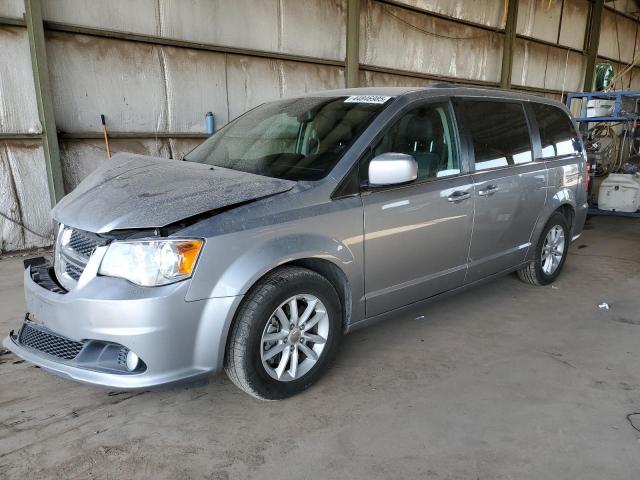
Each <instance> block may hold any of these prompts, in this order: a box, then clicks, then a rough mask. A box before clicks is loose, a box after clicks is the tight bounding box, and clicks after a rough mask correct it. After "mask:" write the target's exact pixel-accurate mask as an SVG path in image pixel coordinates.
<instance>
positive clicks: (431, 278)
mask: <svg viewBox="0 0 640 480" xmlns="http://www.w3.org/2000/svg"><path fill="white" fill-rule="evenodd" d="M183 160H184V161H176V160H166V159H161V158H152V157H146V156H141V155H133V154H123V153H121V154H118V155H115V156H114V157H113V158H112V159H111V160H110V161H109V162H108V164H107V165H106V166H105V167H103V168H100V169H98V170H97V171H95V172H93V173H92V174H91V175H89V176H88V177H87V178H86V179H85V180H84V181H83V182H82V183H81V184H80V185H79V186H78V187H77V188H76V189H75V190H74V191H73V192H71V193H70V194H69V195H67V196H66V197H65V198H64V199H62V200H61V201H60V203H59V204H58V205H57V206H56V207H55V209H54V210H53V218H54V220H55V221H56V225H57V237H56V241H55V248H54V254H53V260H52V263H51V262H50V261H49V260H47V259H44V258H39V259H32V260H29V261H27V262H25V264H26V267H27V268H26V269H25V272H24V283H25V293H26V303H27V310H28V313H27V314H26V317H25V320H24V323H23V324H22V326H21V328H20V330H19V331H18V332H17V333H14V332H11V333H10V334H9V336H7V337H6V339H5V340H4V345H5V347H7V348H8V349H10V350H12V351H13V352H14V353H16V354H17V355H18V356H20V357H22V358H24V359H25V360H28V361H30V362H32V363H35V364H37V365H39V366H40V367H42V368H44V369H47V370H49V371H51V372H53V373H56V374H58V375H61V376H64V377H67V378H71V379H74V380H78V381H81V382H86V383H90V384H95V385H103V386H108V387H110V388H115V389H141V388H149V387H154V386H158V385H163V384H168V383H174V382H178V381H191V380H195V379H198V378H199V377H203V376H206V375H210V374H212V373H216V372H219V371H221V370H222V369H224V370H225V371H226V373H227V375H228V376H229V377H230V378H231V380H232V381H233V382H234V383H235V384H236V385H238V386H239V387H240V388H242V389H243V390H245V391H246V392H248V393H249V394H251V395H253V396H255V397H258V398H261V399H269V400H275V399H281V398H285V397H288V396H290V395H293V394H295V393H298V392H300V391H302V390H304V389H306V388H307V387H309V386H310V385H311V384H313V383H314V382H315V381H316V380H317V379H318V378H319V377H320V376H321V375H322V374H323V372H324V371H325V370H326V369H327V365H328V364H329V362H330V361H331V359H332V357H333V356H334V355H335V353H336V351H337V348H338V343H339V340H340V338H341V336H342V335H343V334H344V333H346V332H348V331H350V330H353V329H354V328H358V327H361V326H364V325H367V324H370V323H372V322H375V321H378V320H381V319H384V318H388V317H394V316H397V315H398V314H399V313H400V312H401V311H403V310H406V309H413V308H419V307H421V306H423V305H424V304H425V303H426V302H429V301H432V300H434V299H437V298H441V297H442V296H443V295H446V294H450V293H452V292H458V291H460V290H462V289H465V288H468V287H471V286H474V285H477V284H478V283H480V282H482V281H486V280H488V279H491V278H495V277H496V276H499V275H503V274H506V273H510V272H517V274H518V276H519V277H520V279H522V280H524V281H526V282H528V283H531V284H534V285H545V284H548V283H550V282H553V281H554V280H555V279H556V278H557V277H558V275H559V274H560V271H561V270H562V266H563V264H564V262H565V260H566V257H567V250H568V247H569V243H570V241H572V240H575V239H576V238H577V237H578V236H579V235H580V233H581V231H582V227H583V224H584V221H585V217H586V212H587V194H586V185H587V180H588V179H587V171H586V157H585V151H584V146H583V144H582V141H581V139H580V136H579V134H578V132H577V129H576V125H575V122H574V121H573V120H572V119H571V117H570V115H569V112H568V111H567V109H566V108H565V107H564V106H563V105H561V104H559V103H557V102H554V101H551V100H548V99H545V98H541V97H536V96H529V95H524V94H520V93H515V92H511V91H500V90H494V89H482V88H471V87H459V86H451V85H438V86H431V87H425V88H369V89H350V90H336V91H326V92H321V93H315V94H310V95H306V96H302V97H298V98H291V99H286V100H279V101H275V102H271V103H266V104H263V105H261V106H259V107H257V108H254V109H253V110H251V111H249V112H247V113H245V114H244V115H242V116H241V117H239V118H237V119H236V120H234V121H232V122H230V123H229V124H228V125H226V126H225V127H224V128H222V129H221V130H220V131H218V132H217V133H215V134H214V135H213V136H211V137H210V138H208V139H207V140H206V141H204V142H203V143H202V144H201V145H200V146H198V147H197V148H195V149H194V150H193V151H192V152H190V153H189V154H187V155H186V157H185V158H184V159H183Z"/></svg>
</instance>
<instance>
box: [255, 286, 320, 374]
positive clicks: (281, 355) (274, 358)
mask: <svg viewBox="0 0 640 480" xmlns="http://www.w3.org/2000/svg"><path fill="white" fill-rule="evenodd" d="M329 325H330V323H329V316H328V314H327V309H326V308H325V306H324V305H323V304H322V302H321V301H320V299H318V298H317V297H315V296H314V295H309V294H299V295H294V296H293V297H290V298H289V299H287V300H286V301H284V302H283V303H281V304H280V306H279V307H278V308H276V309H275V311H274V312H273V313H272V314H271V317H270V318H269V320H268V321H267V324H266V325H265V327H264V331H263V332H262V338H261V340H260V358H261V360H262V366H263V367H264V369H265V370H266V372H267V373H268V374H269V375H270V376H271V377H272V378H274V379H276V380H279V381H281V382H289V381H292V380H296V379H298V378H300V377H302V376H303V375H305V374H306V373H307V372H308V371H309V370H311V368H313V366H314V365H315V364H316V363H317V362H318V359H319V358H320V356H321V355H322V352H323V350H324V348H325V345H326V342H327V338H328V336H329Z"/></svg>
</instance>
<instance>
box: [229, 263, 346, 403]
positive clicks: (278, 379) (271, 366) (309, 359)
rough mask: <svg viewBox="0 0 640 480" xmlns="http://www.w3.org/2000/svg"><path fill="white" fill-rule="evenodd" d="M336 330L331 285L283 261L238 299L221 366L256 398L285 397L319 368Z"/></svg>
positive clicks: (334, 343)
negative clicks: (283, 265) (238, 305)
mask: <svg viewBox="0 0 640 480" xmlns="http://www.w3.org/2000/svg"><path fill="white" fill-rule="evenodd" d="M305 314H307V315H306V317H305ZM341 335H342V308H341V303H340V298H339V297H338V294H337V293H336V290H335V289H334V287H333V285H331V283H330V282H329V281H328V280H327V279H326V278H324V277H323V276H322V275H320V274H318V273H316V272H314V271H312V270H308V269H306V268H298V267H282V268H279V269H277V270H275V271H274V272H272V273H269V274H268V275H267V276H266V277H265V278H263V279H262V280H260V281H259V282H258V283H257V284H256V285H255V286H254V287H253V288H252V289H251V290H250V291H249V293H247V295H246V297H245V299H244V300H243V302H242V304H241V305H240V307H239V309H238V312H237V314H236V318H235V321H234V324H233V326H232V328H231V331H230V333H229V339H228V341H227V349H226V355H225V372H226V373H227V376H228V377H229V378H230V379H231V381H232V382H233V383H235V384H236V385H237V386H238V387H239V388H241V389H242V390H244V391H245V392H247V393H248V394H250V395H252V396H254V397H256V398H258V399H261V400H280V399H283V398H287V397H290V396H292V395H295V394H297V393H300V392H302V391H303V390H306V389H307V388H309V387H310V386H311V385H313V383H315V382H316V381H317V380H318V379H319V378H320V377H321V376H322V375H323V374H324V372H325V371H326V370H327V368H328V366H329V363H330V362H331V360H332V359H333V357H334V356H335V353H336V351H337V348H338V343H339V340H340V337H341ZM294 363H295V366H294Z"/></svg>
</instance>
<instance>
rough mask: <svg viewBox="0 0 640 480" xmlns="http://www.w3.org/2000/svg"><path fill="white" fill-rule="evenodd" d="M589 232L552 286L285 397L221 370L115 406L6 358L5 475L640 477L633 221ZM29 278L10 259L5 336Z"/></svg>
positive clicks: (432, 315) (494, 296)
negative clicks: (245, 386)
mask: <svg viewBox="0 0 640 480" xmlns="http://www.w3.org/2000/svg"><path fill="white" fill-rule="evenodd" d="M588 227H589V228H588V229H587V230H585V232H584V235H583V237H582V238H581V239H580V240H578V241H577V242H576V243H575V244H574V245H573V247H572V250H571V253H570V256H569V259H568V262H567V264H566V267H565V271H564V273H563V275H562V276H561V278H560V279H559V281H558V282H557V283H556V284H555V285H554V286H553V287H551V286H548V287H538V288H536V287H530V286H527V285H524V284H522V283H520V282H519V281H518V280H517V279H516V278H514V277H513V276H508V277H504V278H502V279H500V280H497V281H495V282H493V283H491V284H487V285H485V286H483V287H479V288H477V289H475V290H472V291H469V292H467V293H464V294H461V295H459V296H457V297H452V298H450V299H448V300H444V301H441V302H439V303H435V304H433V305H431V306H430V307H429V308H428V309H425V310H424V311H423V312H417V313H416V315H417V314H420V313H422V314H424V315H425V318H424V319H422V320H416V319H415V316H416V315H405V316H403V317H398V318H397V319H395V320H391V321H388V322H386V323H384V324H379V325H376V326H374V327H371V328H369V329H366V330H361V331H358V332H355V333H353V334H352V335H349V336H347V337H345V339H344V342H343V344H342V348H341V352H340V353H339V355H338V358H337V360H336V362H335V365H334V366H333V368H332V369H331V370H330V372H329V373H328V375H326V376H325V377H324V378H323V379H322V380H321V381H320V383H319V384H318V385H316V386H315V387H313V388H312V389H310V390H309V391H307V392H306V393H304V394H302V395H300V396H298V397H296V398H293V399H291V400H288V401H285V402H277V403H261V402H259V401H257V400H254V399H252V398H251V397H249V396H247V395H245V394H243V393H241V392H240V391H239V390H237V389H236V388H235V387H234V386H233V385H232V384H231V383H230V382H229V381H228V380H227V379H226V378H225V377H224V376H218V377H217V378H214V379H212V381H211V383H210V384H208V385H206V386H203V387H195V388H190V389H185V388H180V389H172V390H161V391H153V392H147V393H142V394H140V393H137V394H134V393H123V394H118V395H112V394H109V393H108V392H106V391H104V390H100V389H97V388H90V387H86V386H83V385H78V384H75V383H72V382H69V381H66V380H62V379H59V378H56V377H54V376H51V375H49V374H47V373H45V372H43V371H42V370H40V369H37V368H34V367H33V366H31V365H29V364H27V363H24V362H20V361H17V358H16V357H14V356H13V355H11V354H4V355H1V356H0V478H7V479H24V478H30V479H31V478H114V479H122V478H152V477H153V478H157V479H160V478H203V479H205V478H206V479H226V478H295V479H304V478H314V479H315V478H323V479H334V478H335V479H340V480H342V479H345V478H349V479H351V478H389V479H394V480H397V479H408V478H428V479H532V480H533V479H535V480H540V479H553V480H559V479H572V480H573V479H581V480H587V479H594V480H596V479H597V480H602V479H607V480H613V479H625V480H627V479H637V478H640V432H639V431H636V430H634V428H633V427H632V424H631V423H630V422H629V421H628V420H627V418H626V415H628V414H630V413H632V412H636V411H640V346H639V345H640V296H639V293H640V221H638V220H635V219H619V218H602V217H599V218H594V219H592V220H591V221H590V225H588ZM21 270H22V268H21V259H20V258H9V259H2V260H0V305H1V313H2V314H1V316H0V331H2V332H7V331H8V330H9V329H10V328H17V327H18V326H19V325H20V322H21V319H22V316H23V313H24V303H23V300H22V287H21V281H22V279H21ZM602 301H606V302H608V303H609V304H610V306H611V309H610V310H609V311H603V310H600V309H599V308H598V306H597V305H598V303H600V302H602ZM631 420H632V421H636V425H637V426H638V428H640V415H638V416H636V417H631Z"/></svg>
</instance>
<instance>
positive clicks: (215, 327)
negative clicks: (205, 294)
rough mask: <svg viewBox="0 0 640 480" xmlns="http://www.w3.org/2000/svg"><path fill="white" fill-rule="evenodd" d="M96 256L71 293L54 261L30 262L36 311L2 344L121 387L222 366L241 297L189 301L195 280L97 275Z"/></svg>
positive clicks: (62, 371)
mask: <svg viewBox="0 0 640 480" xmlns="http://www.w3.org/2000/svg"><path fill="white" fill-rule="evenodd" d="M97 253H98V252H97ZM98 256H99V255H98ZM96 262H98V264H99V259H96V258H92V259H91V262H90V264H89V265H87V268H86V269H85V272H84V273H83V274H82V278H81V279H80V281H79V282H78V287H77V288H75V289H74V290H72V291H70V292H65V291H64V290H60V289H56V288H55V285H57V284H56V282H55V277H53V273H52V272H51V268H50V266H49V265H47V264H42V263H40V264H36V265H31V266H29V267H27V269H26V270H25V272H24V285H25V297H26V303H27V310H28V312H29V313H28V314H27V318H26V319H25V322H24V323H23V326H22V327H21V330H20V332H18V334H13V332H12V333H11V334H10V335H9V336H7V337H6V338H5V339H4V342H3V345H4V346H5V347H6V348H8V349H9V350H11V351H12V352H13V353H15V354H16V355H18V356H19V357H21V358H23V359H24V360H27V361H29V362H31V363H34V364H36V365H38V366H40V367H42V368H44V369H46V370H48V371H50V372H52V373H54V374H57V375H59V376H62V377H66V378H70V379H73V380H77V381H80V382H84V383H89V384H93V385H100V386H104V387H109V388H114V389H126V390H129V389H141V388H150V387H155V386H159V385H165V384H169V383H175V382H180V381H190V380H194V379H197V378H198V377H201V376H204V375H208V374H211V373H215V372H217V371H219V370H220V369H221V368H222V364H223V359H224V345H225V339H226V335H227V331H228V326H229V324H230V323H231V319H232V317H233V312H234V311H235V308H236V307H237V305H238V303H239V302H240V299H241V297H224V298H211V299H205V300H198V301H186V300H185V297H186V292H187V290H188V288H189V281H184V282H179V283H175V284H171V285H166V286H162V287H139V286H136V285H133V284H131V283H129V282H127V281H126V280H122V279H118V278H111V277H103V276H98V275H97V274H96V271H97V264H96ZM128 352H134V353H135V354H136V356H137V357H138V358H139V360H140V362H139V363H138V365H137V366H136V368H134V369H133V371H130V370H129V369H128V368H127V366H126V355H127V353H128Z"/></svg>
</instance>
